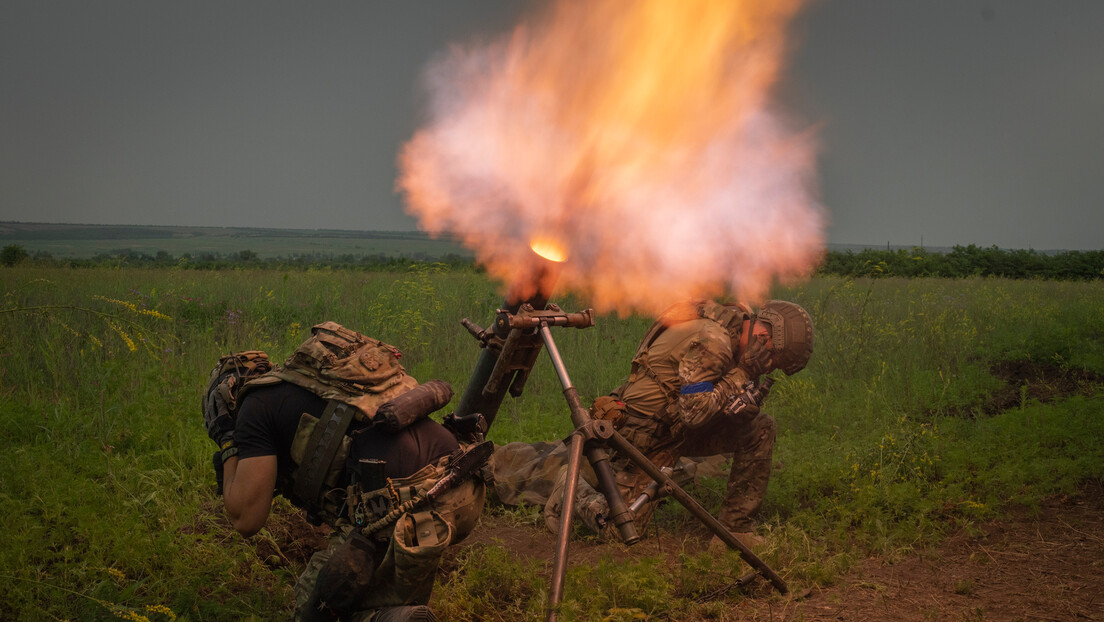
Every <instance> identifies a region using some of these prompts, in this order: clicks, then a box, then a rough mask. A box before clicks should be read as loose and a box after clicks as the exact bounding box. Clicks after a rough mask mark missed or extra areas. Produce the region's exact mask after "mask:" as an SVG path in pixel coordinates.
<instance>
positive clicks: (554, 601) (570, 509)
mask: <svg viewBox="0 0 1104 622" xmlns="http://www.w3.org/2000/svg"><path fill="white" fill-rule="evenodd" d="M584 442H585V439H584V438H583V436H582V434H579V433H574V434H572V435H571V445H570V447H569V449H568V457H567V481H566V482H564V491H563V509H562V511H563V514H562V515H561V516H560V533H559V534H558V538H557V540H556V559H555V562H554V563H553V568H552V584H551V585H550V586H549V588H548V611H547V618H546V619H547V620H548V622H553V621H554V620H555V619H556V605H558V604H560V599H561V598H562V597H563V586H564V578H565V577H566V576H567V541H568V538H570V537H571V521H572V519H573V518H574V517H573V515H574V513H575V488H576V487H577V486H578V484H579V467H580V466H581V465H582V461H583V443H584Z"/></svg>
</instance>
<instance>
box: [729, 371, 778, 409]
mask: <svg viewBox="0 0 1104 622" xmlns="http://www.w3.org/2000/svg"><path fill="white" fill-rule="evenodd" d="M772 384H774V379H773V378H771V377H770V376H767V377H766V378H763V381H762V382H760V383H759V384H755V383H754V382H748V383H747V384H745V385H744V390H743V391H742V392H740V393H739V394H738V395H736V396H735V397H733V398H732V401H731V402H729V404H728V407H727V408H725V412H726V413H728V414H729V415H743V416H747V417H754V416H755V415H758V414H759V409H760V407H761V406H762V405H763V402H765V401H766V399H767V396H768V395H770V388H771V385H772Z"/></svg>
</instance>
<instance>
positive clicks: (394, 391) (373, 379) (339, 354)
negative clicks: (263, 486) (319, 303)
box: [249, 322, 451, 422]
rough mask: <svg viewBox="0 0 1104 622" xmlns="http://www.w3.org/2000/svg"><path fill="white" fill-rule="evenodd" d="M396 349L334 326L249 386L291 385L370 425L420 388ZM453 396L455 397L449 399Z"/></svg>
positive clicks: (318, 329)
mask: <svg viewBox="0 0 1104 622" xmlns="http://www.w3.org/2000/svg"><path fill="white" fill-rule="evenodd" d="M400 358H402V352H400V351H399V349H398V348H396V347H395V346H392V345H389V344H386V343H384V342H382V341H380V340H378V339H373V338H372V337H368V336H366V335H362V334H360V333H358V332H356V331H353V330H349V329H348V328H345V327H344V326H342V325H340V324H338V323H336V322H323V323H322V324H318V325H316V326H314V327H313V328H311V337H310V338H309V339H307V340H306V341H304V342H303V343H302V344H300V345H299V347H298V348H296V349H295V351H294V352H292V354H291V356H289V357H288V358H287V360H285V361H284V364H283V365H280V366H278V367H276V368H275V369H273V370H272V371H270V372H268V373H267V374H265V375H264V376H263V377H258V378H256V379H253V380H252V382H250V383H249V387H250V388H253V387H260V386H268V385H273V384H278V383H279V382H281V381H283V382H290V383H292V384H295V385H298V386H300V387H303V388H304V389H307V390H308V391H310V392H311V393H314V394H315V395H317V396H319V397H321V398H323V399H326V400H337V401H339V402H343V403H345V404H348V405H349V406H352V407H353V409H354V412H353V416H354V418H355V419H356V420H357V421H360V422H367V421H370V420H371V419H372V418H373V417H374V416H375V414H376V410H378V409H379V407H380V406H381V405H383V404H384V403H385V402H387V401H388V400H390V399H392V398H394V397H397V396H399V395H402V394H403V393H406V392H407V391H409V390H410V389H413V388H414V387H416V386H418V381H417V380H415V379H414V378H412V377H410V376H408V375H407V373H406V370H405V369H404V368H403V366H402V365H400V364H399V359H400ZM450 397H451V396H450Z"/></svg>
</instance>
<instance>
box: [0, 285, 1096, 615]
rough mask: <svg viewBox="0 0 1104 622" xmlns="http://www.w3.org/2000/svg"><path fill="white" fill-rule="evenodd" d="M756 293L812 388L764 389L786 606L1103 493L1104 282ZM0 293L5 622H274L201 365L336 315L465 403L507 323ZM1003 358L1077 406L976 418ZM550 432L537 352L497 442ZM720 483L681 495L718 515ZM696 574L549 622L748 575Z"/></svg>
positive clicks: (573, 608)
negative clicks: (873, 570) (1059, 503)
mask: <svg viewBox="0 0 1104 622" xmlns="http://www.w3.org/2000/svg"><path fill="white" fill-rule="evenodd" d="M773 294H774V296H776V297H779V298H785V299H790V300H794V301H796V302H798V303H800V304H802V305H803V306H805V307H806V308H807V309H808V310H809V311H810V313H811V314H812V316H813V318H814V320H815V322H816V325H817V346H816V353H815V355H814V357H813V360H812V361H811V362H810V364H809V366H808V368H807V369H806V370H805V371H803V372H801V373H800V374H797V375H795V376H793V377H782V378H780V379H779V382H778V383H777V384H776V385H775V388H774V391H773V392H772V396H771V398H770V402H768V405H769V407H770V408H769V411H770V412H771V414H773V415H774V417H775V419H776V420H777V421H778V424H779V437H778V441H777V444H776V450H775V462H776V465H775V466H776V470H775V474H774V477H773V479H772V482H771V487H770V491H769V493H768V497H767V501H766V503H765V505H764V508H763V511H762V516H761V522H762V529H763V530H764V532H768V533H769V534H770V535H771V536H772V537H771V546H770V548H769V550H768V551H766V552H765V556H766V558H767V561H768V562H769V563H771V564H772V565H774V566H775V567H776V568H777V569H779V570H780V571H781V572H782V573H783V575H784V576H785V577H786V578H787V579H788V580H789V581H790V582H791V583H792V584H794V585H795V586H799V585H802V584H817V583H826V582H831V581H832V580H833V578H834V577H835V576H837V574H838V572H840V571H841V570H842V569H844V568H846V566H847V563H848V560H850V559H852V558H854V557H855V556H857V555H863V554H866V553H868V552H871V551H875V552H884V553H890V554H899V553H903V552H906V551H908V550H911V549H912V548H914V547H918V546H924V545H926V544H928V543H931V542H934V541H937V540H938V538H939V537H941V535H942V534H943V533H944V532H946V531H947V530H948V529H953V528H957V527H959V526H963V525H966V526H968V525H970V524H971V522H973V521H977V520H981V519H986V518H991V517H994V516H997V515H999V513H1000V512H1001V510H1002V509H1003V508H1005V507H1007V504H1009V503H1013V502H1014V503H1023V504H1028V505H1031V504H1033V503H1037V502H1038V500H1039V499H1041V498H1042V497H1043V496H1045V495H1047V494H1051V493H1054V492H1059V491H1061V492H1073V491H1074V490H1075V489H1076V486H1077V485H1078V484H1079V483H1080V482H1082V481H1084V480H1085V479H1086V478H1101V477H1102V476H1104V449H1101V447H1100V445H1099V443H1097V442H1094V441H1093V439H1099V438H1101V437H1102V436H1104V424H1102V422H1101V418H1100V417H1099V413H1100V412H1101V411H1102V410H1104V398H1102V397H1101V393H1100V387H1099V381H1096V384H1095V385H1093V384H1092V381H1091V378H1094V377H1095V378H1100V374H1102V373H1104V328H1102V327H1104V284H1102V283H1100V282H1083V283H1071V282H1047V281H1010V280H1001V279H965V280H934V279H916V280H900V279H887V278H883V279H854V280H851V279H842V278H834V277H821V278H818V279H816V280H814V281H812V282H809V283H807V284H805V285H803V286H801V287H796V288H792V289H779V290H778V291H776V292H774V293H773ZM0 296H3V299H2V303H0V451H2V452H3V455H4V460H3V461H2V462H0V530H2V533H4V534H5V538H4V541H3V542H4V543H3V545H2V546H0V575H3V577H0V618H3V619H21V618H25V619H73V620H94V619H105V618H125V617H129V618H130V619H135V618H138V619H140V618H142V617H145V618H147V619H150V620H159V619H171V618H173V617H175V618H176V619H185V618H187V619H197V620H198V619H240V618H248V617H250V616H253V617H255V618H257V619H273V618H281V617H284V616H286V615H287V612H288V603H290V601H291V594H290V585H291V583H292V581H293V578H294V576H295V575H296V573H297V572H298V571H299V570H300V569H299V568H296V567H294V564H290V565H289V564H286V563H284V564H279V563H271V560H266V559H262V558H261V557H259V556H258V555H257V554H256V552H255V549H254V546H253V543H251V542H247V541H244V540H242V539H241V538H240V537H238V536H237V535H236V534H235V533H233V531H232V530H231V529H230V528H229V526H228V525H227V523H226V522H225V520H224V519H223V518H222V512H221V509H220V506H219V502H218V499H217V498H216V496H215V494H214V487H213V481H212V480H213V478H212V471H211V466H210V458H211V453H212V451H213V445H212V444H211V443H210V441H209V440H208V439H207V438H206V435H205V433H204V431H203V427H202V423H201V419H200V415H199V406H198V405H199V395H200V391H201V390H202V387H203V384H204V382H205V380H206V375H207V373H208V371H209V370H210V368H211V366H213V364H214V362H215V361H216V360H217V358H218V356H219V355H220V354H223V353H225V352H227V351H231V350H242V349H264V350H266V351H268V352H269V354H270V355H271V356H272V357H273V358H274V359H276V360H282V359H283V358H284V357H286V356H287V355H288V354H290V352H291V351H292V350H293V349H294V348H295V346H296V345H298V344H299V343H300V342H301V341H302V340H303V339H304V338H305V337H306V336H307V335H308V332H309V329H310V326H312V325H314V324H316V323H319V322H321V321H324V320H334V321H337V322H340V323H342V324H344V325H346V326H349V327H351V328H355V329H357V330H360V331H361V332H364V333H367V334H371V335H373V336H376V337H379V338H380V339H383V340H384V341H387V342H389V343H392V344H395V345H397V346H399V347H400V348H401V349H402V350H403V351H404V354H405V357H404V359H403V362H404V364H405V365H406V366H407V369H408V370H409V371H410V372H411V373H412V374H413V375H414V376H415V377H417V378H418V379H420V380H427V379H430V378H440V379H443V380H446V381H448V382H450V383H452V385H453V386H454V387H455V388H456V389H457V391H458V392H459V391H461V390H462V389H463V387H464V386H465V385H466V382H467V377H468V374H470V372H471V370H472V368H473V367H474V364H475V360H476V358H477V355H478V346H477V344H476V342H475V341H474V340H473V339H472V338H471V337H470V336H469V335H468V334H467V332H466V331H465V330H464V329H463V328H462V327H461V326H460V324H459V320H460V318H462V317H468V318H470V319H471V320H473V321H475V322H476V323H478V324H481V325H485V324H486V323H488V322H490V321H491V319H492V317H493V315H494V311H495V309H496V308H497V307H498V306H499V305H500V303H501V296H500V294H499V293H498V292H497V291H496V289H495V287H494V284H492V283H490V282H488V281H487V280H486V279H485V278H484V277H482V276H479V275H475V274H469V273H462V274H461V273H450V272H448V271H447V270H446V269H445V268H444V267H442V266H434V265H425V264H422V265H417V266H413V267H412V268H411V269H409V270H405V271H401V272H395V273H378V272H372V273H366V272H356V271H338V270H313V271H294V272H279V271H224V272H199V271H187V270H127V269H120V270H111V269H68V270H67V269H46V268H33V267H31V268H18V267H17V268H7V269H4V270H3V271H0ZM558 302H559V303H560V304H561V306H563V307H564V308H565V309H567V310H575V309H579V308H583V307H585V306H586V301H580V300H575V299H572V298H570V297H567V296H561V297H559V299H558ZM648 324H649V320H648V319H647V318H640V317H630V318H624V319H619V318H616V317H612V316H611V317H600V318H599V319H598V324H597V326H595V327H594V328H590V329H586V330H575V329H555V330H554V332H553V334H554V336H555V338H556V340H557V344H558V346H559V348H560V350H561V352H562V354H563V356H564V359H565V361H566V363H567V367H568V371H569V373H570V375H571V378H572V380H573V381H574V383H575V384H576V385H577V386H578V387H579V390H580V392H581V393H582V394H583V396H584V399H589V398H592V397H594V396H596V395H598V394H600V393H604V392H606V391H609V390H610V389H612V388H614V387H616V386H617V385H619V384H620V383H621V382H622V381H623V379H624V377H625V376H626V375H627V373H628V368H629V360H630V358H631V356H632V353H633V351H634V350H635V348H636V343H637V340H638V339H639V337H640V335H641V334H643V332H644V330H645V328H646V327H647V325H648ZM999 360H1023V361H1031V362H1032V363H1033V364H1035V365H1040V366H1047V367H1048V369H1052V370H1056V371H1055V373H1060V372H1062V371H1063V370H1065V371H1066V372H1070V373H1073V372H1078V373H1081V372H1083V371H1085V370H1087V371H1089V372H1092V373H1095V374H1097V375H1096V376H1092V375H1091V374H1089V375H1087V376H1086V375H1085V374H1083V373H1082V375H1081V376H1080V377H1087V378H1090V381H1089V384H1090V386H1088V387H1085V388H1084V390H1082V391H1080V392H1079V394H1078V395H1075V396H1068V397H1061V398H1060V399H1056V400H1055V401H1051V402H1048V403H1039V402H1036V401H1033V400H1031V399H1026V398H1025V399H1024V400H1022V401H1021V402H1020V403H1019V404H1017V405H1016V406H1015V407H1012V408H1008V409H1005V410H1003V411H1001V412H996V413H993V412H991V411H990V410H987V408H986V406H987V404H988V403H989V402H991V401H992V398H993V396H994V395H995V394H996V393H997V392H998V391H1003V390H1007V387H1006V385H1005V381H1004V380H1002V379H1000V378H998V377H996V376H994V374H993V372H992V368H991V366H992V363H993V362H994V361H999ZM1025 396H1026V393H1025ZM569 431H570V422H569V420H568V417H567V414H566V411H565V406H564V403H563V397H562V394H561V389H560V385H559V380H558V379H557V377H556V375H555V373H554V371H553V370H552V369H551V365H549V364H548V362H547V360H546V358H543V355H542V359H541V360H540V361H539V362H538V366H537V369H536V370H535V371H534V373H533V376H532V377H531V378H530V381H529V383H528V384H527V385H526V390H525V393H524V395H523V396H522V397H521V398H520V399H518V400H513V399H510V398H507V401H506V402H505V403H504V405H503V408H502V410H501V412H500V414H499V416H498V418H497V419H496V422H495V427H494V429H493V430H492V434H491V437H492V439H493V440H496V441H498V442H507V441H513V440H526V441H534V440H550V439H555V438H561V437H563V436H564V435H565V434H567V433H568V432H569ZM722 485H723V483H722V482H707V485H706V487H704V488H700V489H699V490H698V491H697V494H698V495H699V496H700V497H701V498H703V499H704V500H709V501H710V502H712V503H719V499H720V492H719V491H720V489H721V487H722ZM684 520H685V513H684V512H682V511H681V509H678V508H677V507H671V508H667V509H665V510H664V511H663V512H661V513H660V514H659V515H658V517H657V522H658V523H659V525H660V527H661V528H662V527H664V526H665V525H666V526H667V527H669V528H670V527H674V526H676V525H677V524H680V522H679V521H684ZM262 537H263V534H262ZM266 562H267V563H266ZM463 562H464V565H463V567H462V568H461V570H460V571H459V572H458V574H457V576H456V577H455V578H454V580H453V581H451V582H450V583H449V584H448V585H447V586H442V587H441V589H439V590H438V593H439V594H441V595H442V600H441V602H444V603H447V605H445V607H446V608H447V609H448V611H447V613H448V614H449V615H450V617H451V618H452V619H480V618H481V617H487V616H485V615H482V614H480V613H479V612H481V611H486V610H485V609H481V608H482V607H489V606H494V607H500V608H501V607H507V608H506V609H500V611H513V612H514V613H515V614H516V615H517V616H519V617H526V616H532V615H539V611H540V602H541V598H542V596H541V594H540V589H543V580H540V579H539V573H540V572H542V570H541V569H540V568H529V567H522V566H518V565H517V564H516V563H515V562H511V561H509V559H506V558H502V559H500V558H497V557H495V556H494V555H493V553H491V552H489V551H483V552H480V551H474V552H472V553H471V556H470V558H467V559H465V560H463ZM703 563H704V562H702V561H701V560H698V559H695V558H694V557H693V556H687V557H686V558H685V559H684V560H683V563H682V565H681V566H680V567H678V568H673V569H667V568H662V567H660V566H661V565H658V564H654V563H650V562H648V561H644V562H640V563H639V564H637V565H635V566H632V567H625V568H620V567H618V566H616V565H612V564H610V565H607V566H603V567H602V568H599V569H595V568H578V569H573V570H572V573H573V574H572V575H571V577H569V583H570V584H571V586H572V589H571V590H568V597H567V599H566V600H565V603H564V615H565V616H566V617H577V618H578V619H589V618H592V617H594V616H598V617H602V616H606V615H610V616H613V617H612V618H611V619H619V618H617V617H616V616H618V615H623V616H630V617H631V616H633V615H636V613H635V612H638V611H640V612H645V613H647V614H654V615H658V614H663V615H672V616H673V617H675V618H676V619H680V618H685V619H689V618H692V617H694V616H695V615H706V614H708V613H709V610H708V607H709V606H708V605H700V606H699V605H694V604H693V599H694V598H697V597H698V596H700V594H701V593H702V591H703V590H705V589H706V588H707V587H709V585H710V584H711V583H710V582H711V581H713V582H714V583H715V582H716V581H720V580H721V579H717V577H721V578H722V579H725V578H726V577H727V576H728V574H726V573H730V574H734V575H738V574H739V573H741V572H743V571H744V570H746V569H741V568H740V564H739V562H738V560H735V559H727V561H724V562H723V563H718V562H715V561H713V562H709V563H708V564H706V567H707V568H706V569H703V568H699V565H701V564H703ZM695 569H696V570H695ZM710 570H711V571H713V572H714V573H720V574H713V575H709V571H710ZM544 571H546V569H545V570H544ZM618 573H625V574H623V575H621V574H618ZM710 576H712V577H713V579H710V578H709V577H710ZM599 578H600V579H599ZM630 584H631V585H635V586H636V588H634V589H630V588H629V587H626V586H627V585H630ZM502 585H512V586H515V588H516V589H514V591H513V592H510V593H511V594H513V596H511V599H512V600H511V603H513V604H509V605H508V606H507V605H505V604H503V602H502V601H501V597H502V594H501V593H499V594H495V593H494V592H495V590H496V589H497V587H498V586H502ZM534 586H539V587H534ZM512 589H513V588H512ZM514 592H516V593H514ZM732 598H738V597H736V596H733V597H732ZM488 603H489V604H488ZM510 607H512V608H513V609H510ZM610 612H613V613H610ZM618 612H620V613H618ZM626 612H627V613H626ZM503 615H504V616H506V617H508V615H506V614H503ZM503 619H505V617H504V618H503ZM626 619H628V618H626Z"/></svg>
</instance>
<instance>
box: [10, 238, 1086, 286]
mask: <svg viewBox="0 0 1104 622" xmlns="http://www.w3.org/2000/svg"><path fill="white" fill-rule="evenodd" d="M23 261H30V262H33V263H35V264H38V265H50V266H72V267H123V266H130V267H150V268H178V269H193V270H240V269H262V268H263V269H276V270H295V269H302V270H305V269H307V268H332V269H357V270H379V271H387V270H395V269H405V268H406V267H407V266H409V265H410V264H411V263H429V262H432V263H443V264H445V265H447V266H449V267H450V268H451V269H454V270H476V269H478V268H477V267H476V266H475V263H474V261H473V260H472V258H471V257H466V256H461V255H456V254H451V253H450V254H446V255H444V256H441V257H433V256H430V255H427V254H425V253H412V254H410V255H402V256H391V255H383V254H375V255H352V254H342V255H326V254H309V255H307V254H303V255H290V256H288V257H275V258H262V257H259V256H258V255H257V253H256V252H254V251H251V250H243V251H239V252H236V253H229V254H220V253H198V254H194V255H193V254H190V253H185V254H183V255H180V256H179V257H177V256H173V255H172V254H170V253H168V252H166V251H158V252H157V253H156V254H153V255H151V254H148V253H142V252H137V251H134V250H131V249H120V250H115V251H112V252H110V253H102V254H99V255H96V256H95V257H92V258H90V259H60V258H55V257H53V256H51V255H50V254H49V253H46V252H42V251H39V252H34V253H29V252H28V251H26V250H25V249H24V248H23V247H22V246H19V245H16V244H9V245H8V246H5V247H4V248H3V251H2V252H0V264H2V265H5V266H12V265H15V264H17V263H20V262H23ZM817 272H818V274H830V275H837V276H849V277H859V276H868V277H889V276H895V277H945V278H962V277H971V276H997V277H1005V278H1010V279H1055V280H1088V279H1099V278H1104V251H1062V252H1057V253H1043V252H1039V251H1035V250H1005V249H1001V248H998V247H996V246H990V247H979V246H976V245H974V244H971V245H969V246H955V247H953V248H952V249H951V251H950V252H947V253H940V252H934V251H930V250H926V249H923V248H912V249H873V248H868V249H864V250H861V251H857V252H856V251H851V250H848V251H829V252H828V253H827V254H826V255H825V257H824V261H823V263H822V264H821V265H820V267H819V268H818V270H817Z"/></svg>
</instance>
